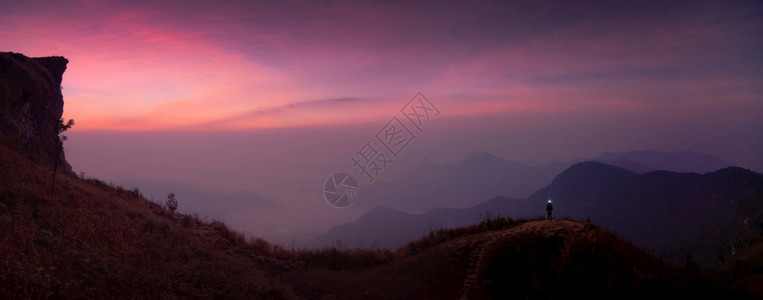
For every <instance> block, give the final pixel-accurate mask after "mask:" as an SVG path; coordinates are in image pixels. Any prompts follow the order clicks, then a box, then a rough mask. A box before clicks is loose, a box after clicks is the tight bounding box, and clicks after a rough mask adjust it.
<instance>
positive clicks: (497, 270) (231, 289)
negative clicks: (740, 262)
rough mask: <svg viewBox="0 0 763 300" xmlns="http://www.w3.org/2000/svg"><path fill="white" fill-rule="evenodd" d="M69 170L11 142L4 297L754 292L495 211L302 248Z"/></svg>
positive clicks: (3, 150) (6, 164)
mask: <svg viewBox="0 0 763 300" xmlns="http://www.w3.org/2000/svg"><path fill="white" fill-rule="evenodd" d="M58 176H59V177H57V180H56V182H57V185H56V187H55V190H54V192H53V193H51V189H50V170H49V168H48V167H46V166H42V165H39V164H37V163H35V162H33V161H32V160H30V159H29V158H28V157H26V156H25V155H23V154H20V153H19V152H17V151H15V150H11V149H9V148H8V147H6V146H3V145H0V270H2V271H0V298H47V297H53V298H115V297H119V298H238V299H252V298H255V299H269V298H272V299H294V298H297V299H300V298H305V299H315V298H318V299H321V298H322V299H357V298H376V299H389V298H441V299H455V298H460V297H462V296H466V297H469V298H525V297H529V298H559V297H565V298H566V297H573V296H575V297H577V296H595V297H626V298H634V297H644V296H665V295H670V296H679V297H684V296H685V297H688V296H694V295H698V294H700V293H701V294H703V295H714V294H719V293H724V294H729V293H732V294H733V295H735V296H744V295H745V294H744V293H738V292H733V291H730V290H728V289H727V288H726V287H727V286H728V285H725V284H719V283H718V282H723V281H718V280H715V281H711V280H710V279H708V278H712V277H707V276H704V275H702V274H700V271H699V269H697V268H695V267H692V265H691V264H687V267H683V268H672V267H670V266H668V265H666V264H664V263H662V262H661V261H659V260H657V259H655V258H653V257H651V256H649V255H648V254H646V253H645V252H643V251H641V250H640V249H638V248H637V247H635V246H633V245H632V244H630V243H629V242H626V241H623V240H621V239H619V238H617V237H616V236H614V235H613V234H611V233H609V232H607V231H603V230H601V229H600V228H598V227H597V226H595V225H593V224H589V223H582V222H577V221H572V220H558V221H545V220H511V219H503V218H486V219H485V220H484V221H483V222H482V223H479V224H475V225H472V226H467V227H461V228H455V229H442V230H438V231H434V232H431V233H430V234H429V235H427V236H425V237H422V238H421V239H419V240H418V241H415V242H413V243H410V244H408V245H406V246H404V247H402V248H401V249H398V250H395V251H392V250H362V249H345V250H339V249H335V248H326V249H321V250H299V251H289V250H285V249H282V248H279V247H276V246H273V245H270V244H268V243H267V242H265V241H263V240H260V239H255V238H247V237H244V236H242V235H241V234H239V233H236V232H232V231H230V230H229V229H228V228H227V227H226V226H225V225H224V224H222V223H219V222H215V221H212V222H204V221H201V220H199V219H198V218H196V217H193V216H185V215H180V214H174V213H172V212H170V211H168V210H166V209H165V208H163V207H161V206H159V205H157V204H155V203H152V202H150V201H148V200H146V199H145V198H144V197H143V196H142V195H141V194H140V192H139V191H137V190H126V189H123V188H121V187H117V186H112V185H110V184H106V183H104V182H101V181H99V180H96V179H84V178H79V177H77V176H75V175H72V174H59V175H58ZM729 268H730V269H731V268H733V266H730V267H729ZM737 271H738V270H737ZM748 271H749V270H748ZM728 280H732V279H727V281H728ZM739 286H742V287H744V286H745V285H744V284H742V285H739Z"/></svg>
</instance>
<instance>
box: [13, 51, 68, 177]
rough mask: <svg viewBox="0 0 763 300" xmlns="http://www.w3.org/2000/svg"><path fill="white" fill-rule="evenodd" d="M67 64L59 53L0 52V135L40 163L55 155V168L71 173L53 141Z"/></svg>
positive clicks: (62, 100) (60, 111) (60, 107)
mask: <svg viewBox="0 0 763 300" xmlns="http://www.w3.org/2000/svg"><path fill="white" fill-rule="evenodd" d="M67 63H69V60H67V59H66V58H64V57H61V56H51V57H39V58H30V57H27V56H24V55H23V54H19V53H13V52H0V138H2V140H3V142H5V143H9V144H11V145H14V146H15V147H16V148H19V149H20V150H22V151H24V152H26V153H28V154H30V155H31V156H32V157H33V158H34V159H36V160H38V161H40V162H41V163H44V164H53V163H54V162H55V161H56V159H54V158H55V156H56V155H57V154H58V155H60V157H59V159H58V161H59V164H60V165H59V168H60V169H61V170H64V171H65V172H71V166H70V165H69V164H68V163H67V162H66V159H65V158H64V152H63V151H61V149H60V147H61V146H60V145H59V144H57V143H56V139H57V134H58V131H57V129H58V121H59V120H60V119H61V115H62V114H63V111H64V98H63V95H62V94H61V81H62V79H63V74H64V71H65V70H66V64H67Z"/></svg>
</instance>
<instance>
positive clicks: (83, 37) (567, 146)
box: [0, 0, 763, 234]
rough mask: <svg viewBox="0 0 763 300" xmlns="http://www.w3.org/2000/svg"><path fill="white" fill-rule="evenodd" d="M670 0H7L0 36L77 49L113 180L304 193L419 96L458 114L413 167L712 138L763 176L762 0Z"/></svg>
mask: <svg viewBox="0 0 763 300" xmlns="http://www.w3.org/2000/svg"><path fill="white" fill-rule="evenodd" d="M663 2H665V1H587V2H580V1H469V2H443V1H422V2H416V3H410V2H408V1H385V2H381V1H379V2H377V1H273V2H271V1H267V2H266V1H85V0H81V1H77V0H71V1H55V2H50V1H3V2H2V3H0V14H1V15H2V18H0V50H2V51H13V52H19V53H23V54H25V55H28V56H49V55H62V56H65V57H67V58H68V59H69V61H70V63H69V65H68V69H67V71H66V73H65V74H64V80H63V88H64V89H63V94H64V100H65V112H64V117H66V118H74V119H75V120H76V121H77V125H76V126H75V127H74V128H73V129H72V133H71V136H70V137H71V139H70V141H68V142H67V155H68V157H69V160H70V162H71V163H72V164H73V165H74V168H75V170H79V171H85V172H88V173H90V174H93V175H95V176H98V177H101V178H105V179H108V180H116V179H117V178H119V177H120V176H123V177H124V176H126V177H131V178H146V179H148V180H167V179H171V178H174V179H178V180H184V181H186V182H191V183H194V184H198V185H203V186H214V187H216V188H220V189H223V190H230V191H235V190H251V191H257V192H259V193H261V194H263V195H264V196H265V197H267V198H269V199H271V200H274V201H276V202H279V201H280V202H283V203H287V204H286V205H287V206H288V205H294V203H305V202H307V201H310V200H308V198H309V196H306V195H307V194H301V193H298V192H294V191H292V192H289V193H287V192H279V191H282V190H283V189H282V188H274V187H273V186H274V185H272V184H269V183H265V182H270V181H278V182H281V183H283V182H289V184H292V185H294V184H296V185H298V186H299V187H298V188H297V187H295V188H296V189H297V190H304V189H309V190H314V188H315V187H320V184H321V182H322V181H323V180H325V178H326V176H328V175H330V174H332V173H333V172H334V171H335V170H338V169H342V168H347V167H348V165H349V164H348V163H347V161H348V157H349V155H351V154H352V153H353V152H354V151H356V150H357V148H358V147H359V146H361V145H362V144H363V143H364V142H365V141H366V140H367V139H369V138H371V137H372V136H373V133H374V132H375V131H376V130H378V128H379V127H381V126H382V125H384V123H385V122H386V121H387V120H388V119H389V118H390V117H392V116H394V115H395V113H396V112H398V110H399V109H400V107H402V105H404V104H405V103H406V101H408V100H409V99H410V98H411V97H413V95H414V94H416V93H417V92H419V91H420V92H423V93H424V94H425V95H426V96H427V97H428V98H429V99H431V100H432V102H433V103H434V104H435V105H436V106H437V107H438V108H439V109H440V110H441V111H442V116H440V117H439V119H437V120H435V121H436V122H434V123H432V124H433V125H432V127H431V130H430V129H427V131H426V132H424V133H423V136H422V138H421V139H419V140H417V141H416V143H415V144H414V145H413V146H412V148H411V149H410V150H407V151H408V152H407V153H406V157H405V159H406V160H409V161H416V160H420V159H423V158H429V159H433V160H435V161H440V162H447V161H454V160H457V159H459V158H460V157H462V156H463V155H465V154H466V153H468V152H470V151H474V150H477V151H489V152H491V153H494V154H496V155H498V156H500V157H502V158H505V159H509V160H518V161H521V162H524V163H529V164H541V163H545V162H549V161H553V160H570V159H574V158H580V157H593V156H595V155H596V154H598V153H600V152H604V151H625V150H640V149H656V150H662V151H682V150H694V151H698V152H704V153H709V154H713V155H716V156H719V157H721V158H723V159H725V160H727V161H730V162H732V163H735V164H738V165H740V166H743V167H747V168H751V169H753V170H756V171H758V172H761V171H763V160H761V159H760V153H763V134H761V132H763V118H761V117H760V116H761V114H762V113H763V55H761V54H760V53H763V38H761V37H763V4H761V2H760V1H728V2H723V3H721V2H718V1H668V2H669V3H663ZM124 141H133V142H124ZM120 143H124V144H120ZM115 144H119V145H121V146H114V145H115ZM178 145H182V146H178ZM233 149H235V150H233ZM304 152H309V155H304ZM294 157H300V158H299V159H296V160H295V159H293V158H294ZM194 168H195V169H194ZM191 169H194V170H191ZM295 169H300V170H302V169H305V170H307V171H304V172H303V171H295ZM209 174H217V175H215V176H210V175H209ZM295 174H298V175H295ZM323 174H325V175H323ZM222 178H228V179H225V180H223V179H222ZM277 179H278V180H277ZM281 179H282V180H281ZM253 182H255V183H253ZM302 184H304V186H302ZM311 187H312V188H311ZM316 198H317V197H316ZM287 199H290V200H287ZM179 200H180V201H181V207H182V200H181V199H179ZM315 202H316V203H319V204H320V205H324V204H325V203H320V201H315ZM316 205H318V204H316ZM310 207H313V206H310ZM343 213H344V214H347V215H346V216H345V217H337V218H339V219H351V218H353V217H354V216H357V214H358V212H352V211H350V212H343ZM239 214H240V213H239ZM293 214H295V215H300V213H297V212H293ZM327 214H341V213H339V212H333V211H332V212H330V213H329V212H327ZM304 215H305V213H304V212H302V215H301V216H304ZM333 217H335V216H334V215H332V218H333ZM231 218H233V217H231ZM295 218H296V217H295ZM316 222H317V221H316ZM234 223H235V222H234ZM329 223H330V222H329V221H325V222H324V223H320V224H322V225H319V226H317V227H321V226H323V227H326V226H328V225H327V224H329ZM315 224H317V223H315ZM246 226H249V225H241V226H239V228H242V227H245V228H248V227H246ZM252 226H253V225H252ZM284 226H285V225H284ZM263 234H265V233H263Z"/></svg>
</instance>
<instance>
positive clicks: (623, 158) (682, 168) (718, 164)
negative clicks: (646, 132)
mask: <svg viewBox="0 0 763 300" xmlns="http://www.w3.org/2000/svg"><path fill="white" fill-rule="evenodd" d="M594 160H596V161H600V162H604V163H607V164H612V165H616V166H619V167H623V168H626V169H629V170H631V171H634V172H637V173H644V172H648V171H651V170H668V171H675V172H693V173H700V174H702V173H707V172H713V171H715V170H718V169H722V168H725V167H729V166H732V165H733V164H731V163H729V162H727V161H724V160H722V159H720V158H718V157H715V156H712V155H709V154H704V153H699V152H695V151H690V150H686V151H675V152H665V151H658V150H652V149H649V150H636V151H623V152H604V153H601V154H599V155H598V156H597V157H596V158H594Z"/></svg>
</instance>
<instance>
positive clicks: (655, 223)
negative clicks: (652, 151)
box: [314, 154, 763, 266]
mask: <svg viewBox="0 0 763 300" xmlns="http://www.w3.org/2000/svg"><path fill="white" fill-rule="evenodd" d="M667 155H668V156H674V154H667ZM691 155H692V156H693V157H705V156H697V155H694V154H691ZM550 188H551V192H550V197H551V198H552V199H553V201H554V205H555V210H554V213H555V215H556V216H568V217H572V218H577V219H584V220H586V219H587V220H591V221H592V222H595V223H597V224H601V225H602V226H604V227H605V228H610V229H612V230H614V231H615V232H617V233H618V234H621V235H623V236H625V237H627V238H629V239H631V240H633V241H634V242H635V243H636V244H637V245H639V246H642V247H645V248H646V249H650V250H653V251H655V253H657V254H659V255H664V256H665V257H666V258H668V259H669V260H670V261H673V262H681V260H683V259H685V256H686V255H687V254H691V255H693V256H694V257H695V258H696V259H697V260H698V261H700V262H701V263H702V264H703V265H704V266H712V265H713V264H717V261H718V259H719V258H722V257H728V256H729V255H731V252H732V251H731V247H733V245H734V243H735V242H737V241H739V240H740V239H741V238H742V237H743V236H745V235H749V234H755V233H757V232H759V231H760V230H761V228H759V225H760V224H763V204H761V199H763V176H762V175H760V174H758V173H755V172H752V171H749V170H746V169H742V168H738V167H728V168H723V169H720V170H717V171H715V172H709V173H705V174H696V173H679V172H672V171H652V172H648V173H644V174H638V173H635V172H632V171H629V170H625V169H622V168H619V167H615V166H611V165H607V164H604V163H600V162H593V161H589V162H582V163H578V164H575V165H573V166H572V167H570V168H568V169H567V170H565V171H564V172H562V173H561V174H560V175H558V176H556V177H555V178H554V180H553V182H551V184H550ZM548 195H549V192H548V190H547V189H546V188H542V189H539V190H537V192H536V193H534V194H533V195H531V196H529V197H527V198H525V199H509V198H504V197H498V198H495V199H492V200H488V201H485V202H482V201H481V200H478V198H472V199H470V200H471V201H474V202H475V203H480V204H477V205H474V206H472V207H468V208H460V209H454V208H437V209H433V210H430V211H427V212H425V213H422V214H408V213H404V212H401V211H398V210H395V209H392V208H390V207H384V206H379V207H376V208H374V209H372V210H370V211H368V212H367V213H366V214H364V215H363V216H361V217H360V218H359V219H358V220H357V221H355V222H354V223H348V224H343V225H339V226H336V227H334V228H332V229H331V230H330V231H329V232H327V233H326V234H325V235H323V236H321V237H319V238H316V239H315V240H314V245H315V246H326V245H331V244H336V243H337V242H339V243H340V244H344V245H346V246H357V245H360V244H361V243H362V244H363V245H364V246H378V247H395V246H398V245H400V244H403V243H405V242H407V241H409V240H410V239H413V238H415V237H416V236H420V235H423V234H426V233H427V232H429V231H431V230H433V229H437V228H442V227H454V226H463V225H464V224H469V223H473V222H475V221H477V220H479V219H481V218H484V217H485V216H486V215H487V214H493V215H496V214H500V215H503V216H510V217H525V218H530V217H535V216H538V215H541V214H543V213H544V206H545V202H546V200H547V198H548Z"/></svg>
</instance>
